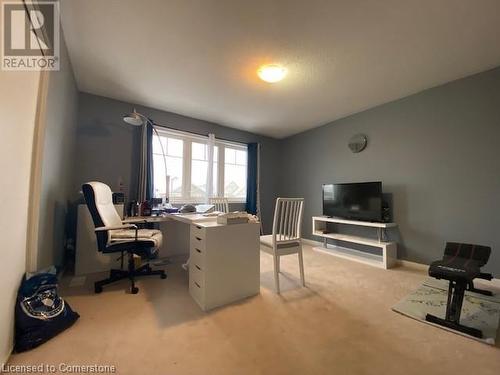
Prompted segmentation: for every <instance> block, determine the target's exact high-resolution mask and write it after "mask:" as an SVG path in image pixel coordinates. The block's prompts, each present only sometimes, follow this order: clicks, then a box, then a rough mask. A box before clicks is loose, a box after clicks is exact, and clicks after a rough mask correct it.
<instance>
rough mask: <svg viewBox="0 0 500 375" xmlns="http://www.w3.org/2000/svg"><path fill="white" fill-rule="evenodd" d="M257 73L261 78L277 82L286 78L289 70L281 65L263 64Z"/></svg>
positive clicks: (269, 81)
mask: <svg viewBox="0 0 500 375" xmlns="http://www.w3.org/2000/svg"><path fill="white" fill-rule="evenodd" d="M257 74H258V75H259V77H260V79H261V80H263V81H265V82H268V83H275V82H279V81H281V80H282V79H283V78H285V76H286V74H287V70H286V68H284V67H282V66H281V65H277V64H269V65H262V66H261V67H260V68H259V70H257Z"/></svg>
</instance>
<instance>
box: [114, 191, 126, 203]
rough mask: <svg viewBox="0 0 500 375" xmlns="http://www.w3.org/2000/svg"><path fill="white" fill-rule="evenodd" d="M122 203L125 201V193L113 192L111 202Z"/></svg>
mask: <svg viewBox="0 0 500 375" xmlns="http://www.w3.org/2000/svg"><path fill="white" fill-rule="evenodd" d="M123 203H125V194H123V193H113V204H123Z"/></svg>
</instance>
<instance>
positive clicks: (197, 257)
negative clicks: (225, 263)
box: [189, 247, 205, 270]
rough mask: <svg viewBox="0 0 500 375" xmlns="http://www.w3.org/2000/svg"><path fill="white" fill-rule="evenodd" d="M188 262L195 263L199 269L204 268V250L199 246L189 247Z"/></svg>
mask: <svg viewBox="0 0 500 375" xmlns="http://www.w3.org/2000/svg"><path fill="white" fill-rule="evenodd" d="M189 263H190V264H197V265H198V266H199V267H200V268H201V269H203V270H204V268H205V252H204V250H201V249H199V248H195V247H191V251H190V253H189Z"/></svg>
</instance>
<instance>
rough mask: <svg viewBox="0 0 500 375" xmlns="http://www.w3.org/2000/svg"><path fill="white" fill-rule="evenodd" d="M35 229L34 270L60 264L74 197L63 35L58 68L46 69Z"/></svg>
mask: <svg viewBox="0 0 500 375" xmlns="http://www.w3.org/2000/svg"><path fill="white" fill-rule="evenodd" d="M48 85H49V87H48V93H47V99H46V100H47V102H46V118H45V123H46V129H45V139H44V152H43V163H42V184H41V199H40V215H39V232H38V269H40V268H44V267H48V266H50V265H52V264H56V265H61V264H62V263H63V256H64V240H65V231H66V225H67V224H66V223H67V212H68V202H69V201H70V200H71V198H72V197H74V193H73V191H72V187H73V183H72V181H73V162H74V152H75V142H76V124H77V114H78V90H77V88H76V83H75V79H74V77H73V70H72V68H71V63H70V61H69V57H68V52H67V50H66V44H65V42H64V37H61V70H60V71H54V72H50V75H49V83H48Z"/></svg>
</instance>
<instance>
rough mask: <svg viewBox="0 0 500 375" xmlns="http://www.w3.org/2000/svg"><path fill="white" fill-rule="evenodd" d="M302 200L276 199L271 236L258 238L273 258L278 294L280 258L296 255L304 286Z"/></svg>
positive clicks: (278, 291) (277, 291)
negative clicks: (270, 250) (269, 250)
mask: <svg viewBox="0 0 500 375" xmlns="http://www.w3.org/2000/svg"><path fill="white" fill-rule="evenodd" d="M303 207H304V198H278V199H277V200H276V206H275V209H274V221H273V234H270V235H267V236H260V244H261V245H262V246H265V247H267V248H270V249H272V255H273V257H274V282H275V285H276V293H278V294H279V293H280V281H279V272H280V257H281V256H282V255H289V254H298V257H299V269H300V281H301V283H302V286H305V285H306V284H305V279H304V260H303V257H302V240H301V225H302V214H303Z"/></svg>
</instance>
